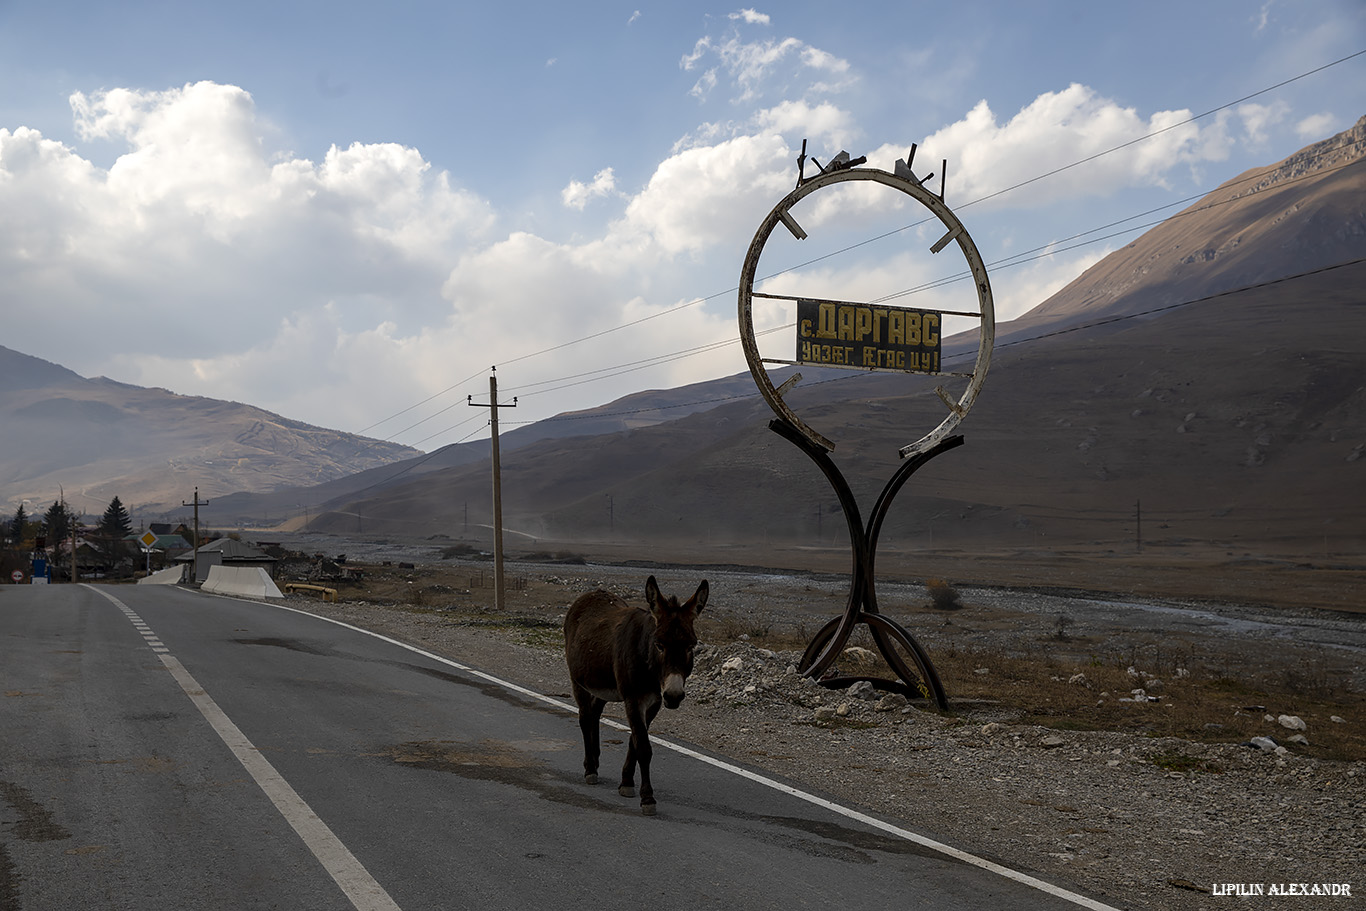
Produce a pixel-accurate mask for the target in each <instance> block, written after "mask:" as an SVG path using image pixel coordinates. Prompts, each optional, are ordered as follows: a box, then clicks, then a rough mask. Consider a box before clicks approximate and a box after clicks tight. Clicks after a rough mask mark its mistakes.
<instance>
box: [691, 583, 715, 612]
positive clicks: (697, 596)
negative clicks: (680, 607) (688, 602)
mask: <svg viewBox="0 0 1366 911" xmlns="http://www.w3.org/2000/svg"><path fill="white" fill-rule="evenodd" d="M710 592H711V589H710V588H708V587H707V580H706V579H703V580H702V584H701V585H699V586H697V591H696V593H694V594H693V596H692V606H693V608H692V609H693V613H697V614H700V613H702V608H704V607H706V606H707V595H708V594H709V593H710Z"/></svg>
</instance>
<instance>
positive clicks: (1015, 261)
mask: <svg viewBox="0 0 1366 911" xmlns="http://www.w3.org/2000/svg"><path fill="white" fill-rule="evenodd" d="M1363 55H1366V49H1363V50H1361V51H1357V52H1355V53H1353V54H1349V55H1347V56H1345V57H1341V58H1339V59H1337V60H1334V61H1332V62H1330V63H1326V64H1323V65H1322V66H1319V67H1316V68H1314V69H1312V70H1308V71H1306V72H1303V73H1300V74H1298V75H1296V76H1292V77H1290V78H1288V79H1285V80H1282V81H1281V82H1278V83H1276V84H1274V85H1271V86H1268V87H1266V88H1263V89H1260V90H1258V91H1256V92H1252V93H1250V94H1247V95H1244V96H1242V97H1241V98H1238V99H1235V100H1233V101H1230V102H1227V103H1225V104H1222V105H1219V106H1217V107H1214V108H1211V109H1209V110H1207V111H1205V112H1203V113H1200V114H1196V115H1193V116H1191V117H1189V118H1187V119H1185V120H1182V121H1180V122H1178V123H1174V124H1169V125H1167V126H1165V127H1162V128H1160V129H1156V130H1153V131H1151V132H1148V133H1145V134H1144V135H1142V136H1138V137H1136V138H1134V139H1131V140H1128V141H1126V142H1123V143H1120V144H1119V145H1116V146H1113V147H1111V148H1109V149H1105V150H1103V151H1101V152H1097V153H1095V154H1093V155H1089V156H1087V157H1085V158H1082V159H1079V160H1077V161H1074V162H1071V163H1070V164H1066V165H1062V166H1061V167H1058V168H1054V169H1052V170H1050V171H1047V172H1045V173H1043V174H1039V175H1036V176H1035V177H1031V178H1029V179H1027V180H1023V181H1020V182H1019V183H1016V184H1012V185H1011V186H1008V187H1004V188H1002V189H1000V190H996V191H994V192H992V193H988V194H987V195H985V196H980V197H978V198H976V199H973V200H971V201H969V202H966V203H964V204H963V205H962V206H960V207H959V208H966V207H968V206H972V205H976V204H977V203H981V202H985V201H987V200H990V199H994V198H996V197H999V196H1002V195H1005V194H1007V193H1010V192H1013V191H1015V190H1018V189H1021V188H1023V187H1026V186H1029V185H1031V184H1034V183H1037V182H1039V181H1041V180H1045V179H1047V178H1049V177H1053V176H1055V175H1057V174H1060V173H1063V172H1065V171H1068V170H1071V169H1072V168H1076V167H1079V166H1081V165H1083V164H1087V163H1089V162H1092V161H1095V160H1097V159H1099V158H1102V157H1104V156H1106V155H1110V154H1113V153H1114V152H1118V151H1121V150H1123V149H1126V148H1129V147H1130V146H1133V145H1136V144H1138V143H1140V142H1144V141H1146V140H1148V139H1152V138H1154V137H1156V136H1160V135H1162V134H1164V133H1167V132H1170V131H1171V130H1174V129H1177V128H1179V127H1182V126H1186V125H1188V124H1191V123H1194V122H1196V121H1198V120H1202V119H1204V118H1206V117H1209V116H1211V115H1213V114H1216V113H1218V112H1220V111H1224V110H1227V109H1229V108H1231V107H1234V106H1235V105H1238V104H1242V103H1243V102H1245V101H1249V100H1251V99H1253V98H1257V97H1259V96H1261V95H1265V94H1267V93H1269V92H1272V91H1275V90H1276V89H1280V88H1283V87H1285V86H1287V85H1290V84H1291V83H1294V82H1297V81H1299V80H1301V79H1305V78H1307V77H1309V76H1313V75H1316V74H1318V73H1321V72H1323V71H1325V70H1328V69H1330V68H1332V67H1335V66H1338V65H1340V64H1343V63H1346V62H1347V61H1350V60H1353V59H1355V58H1357V57H1360V56H1363ZM1195 198H1199V197H1188V198H1187V199H1186V200H1181V201H1179V202H1175V203H1170V204H1167V205H1165V206H1160V207H1158V208H1156V209H1152V210H1149V211H1148V212H1145V213H1141V214H1139V215H1134V216H1130V217H1129V218H1126V219H1121V220H1120V221H1118V222H1113V223H1111V225H1107V226H1104V227H1101V228H1095V229H1092V230H1091V231H1086V232H1082V233H1081V234H1077V235H1073V236H1072V237H1070V238H1065V239H1063V240H1061V241H1054V242H1052V243H1051V244H1049V245H1045V247H1038V248H1035V250H1033V251H1026V252H1025V253H1019V254H1015V255H1013V256H1011V257H1007V258H1006V259H1004V260H1001V261H999V262H998V263H995V264H992V265H993V266H995V267H997V268H1003V267H1009V266H1013V265H1021V264H1023V263H1025V262H1030V261H1033V260H1034V259H1039V258H1042V257H1043V256H1050V255H1056V254H1057V253H1062V252H1067V251H1068V250H1072V249H1076V248H1077V247H1079V246H1083V245H1084V244H1076V245H1073V246H1071V247H1065V248H1061V249H1053V250H1049V251H1048V252H1046V253H1042V254H1041V255H1040V256H1036V257H1033V258H1031V259H1019V257H1022V256H1027V255H1028V254H1029V253H1034V252H1037V251H1040V250H1045V249H1047V247H1051V246H1053V245H1054V244H1057V243H1066V242H1067V241H1070V240H1073V239H1078V238H1080V237H1084V236H1086V235H1088V234H1092V233H1095V232H1096V231H1102V230H1106V228H1109V227H1113V226H1116V225H1119V224H1123V223H1124V222H1126V221H1131V220H1133V219H1134V218H1142V217H1144V216H1145V215H1149V214H1152V213H1154V212H1157V211H1161V210H1163V209H1167V208H1171V207H1172V206H1176V205H1181V204H1182V203H1184V202H1188V201H1190V200H1191V199H1195ZM1229 201H1231V200H1229ZM1197 211H1198V210H1197ZM930 220H931V219H930V218H925V219H921V220H919V221H916V222H913V223H911V224H908V225H904V226H902V227H900V228H896V229H893V230H890V231H886V232H883V233H882V234H879V235H877V236H875V237H870V238H867V239H865V240H862V241H859V242H857V243H855V244H851V245H849V246H846V247H843V248H840V249H837V250H834V251H831V252H829V253H825V254H823V255H821V256H818V257H815V258H812V259H809V260H806V261H804V262H802V263H798V264H796V265H793V266H790V267H788V268H786V269H782V270H779V271H777V272H774V273H772V274H769V275H766V276H763V277H762V278H760V279H759V281H761V282H762V281H768V280H771V279H773V278H776V277H778V276H781V275H784V274H788V273H791V272H795V271H798V270H800V269H805V268H807V267H809V266H812V265H815V264H817V263H820V262H823V261H825V260H827V259H831V258H833V257H836V256H840V255H843V254H845V253H848V252H851V251H852V250H855V249H858V248H860V247H863V246H867V245H868V244H872V243H876V242H877V241H880V240H883V239H885V238H888V237H891V236H894V235H896V234H900V233H903V232H905V231H907V230H910V229H911V228H914V227H917V226H919V225H921V224H925V223H926V222H928V221H930ZM1157 223H1160V222H1154V223H1150V224H1147V225H1140V226H1136V227H1133V228H1129V229H1125V230H1124V231H1120V232H1117V233H1115V234H1111V235H1106V236H1105V237H1100V238H1093V239H1092V240H1089V241H1086V242H1085V243H1087V244H1089V243H1096V242H1099V241H1101V240H1106V239H1109V238H1110V237H1115V236H1119V235H1121V234H1126V233H1130V232H1132V231H1136V230H1142V229H1143V228H1144V227H1151V226H1152V224H1157ZM967 274H968V273H960V274H958V275H955V276H950V277H946V278H943V279H939V280H936V281H935V282H932V283H929V284H926V285H922V286H919V287H917V288H911V289H906V290H903V291H900V292H896V293H894V294H891V295H887V296H885V297H883V298H879V299H878V301H876V302H881V301H886V300H892V299H894V298H897V297H901V296H905V295H906V294H909V293H912V292H915V291H919V290H928V289H929V288H933V287H939V286H940V285H942V284H947V283H949V282H953V281H960V280H962V279H963V278H965V277H966V276H967ZM737 290H738V288H737V287H732V288H729V289H727V290H725V291H718V292H715V293H713V294H709V295H707V296H705V297H698V298H694V299H693V300H690V301H687V302H686V303H682V304H679V305H677V306H674V307H671V308H669V309H666V310H661V311H659V312H658V313H652V314H649V315H648V316H643V317H640V318H639V319H635V320H631V321H629V322H626V323H622V324H620V325H617V326H613V327H610V328H607V329H603V330H600V331H598V332H593V333H590V334H588V335H584V336H581V337H579V338H575V339H570V340H568V341H565V342H560V343H558V344H555V345H551V346H548V347H545V348H541V349H539V350H536V351H531V352H528V353H527V354H523V355H519V356H518V357H515V358H512V359H509V360H505V361H503V363H504V364H505V365H506V364H514V363H520V362H522V361H526V360H530V359H532V358H536V357H539V356H541V355H544V354H549V353H552V352H555V351H560V350H563V349H564V348H568V347H572V346H573V345H577V344H581V343H583V342H586V341H591V340H593V339H598V338H602V337H604V336H607V335H610V334H612V333H615V332H619V331H621V330H623V329H629V328H632V327H634V326H639V325H641V324H643V323H646V322H650V321H652V320H655V319H659V318H660V317H664V316H669V315H671V314H674V313H678V312H680V311H683V310H686V309H689V308H691V307H695V306H697V305H698V304H702V303H706V302H708V301H711V300H715V299H717V298H719V297H723V296H726V295H730V294H734V293H735V292H736V291H737ZM723 344H725V343H723V342H717V343H713V345H714V346H716V347H720V346H721V345H723ZM713 345H704V346H699V347H698V348H695V349H686V350H685V351H683V352H674V353H671V354H667V355H660V356H659V357H657V358H651V359H647V360H646V361H638V362H633V363H632V364H624V365H618V366H617V367H610V368H603V369H602V370H598V371H589V372H587V373H584V374H577V375H574V376H572V377H561V378H557V379H552V380H544V381H540V382H537V383H531V384H526V385H525V386H522V387H517V388H527V387H529V386H547V385H551V384H554V383H560V382H563V380H566V379H579V380H580V381H579V382H577V383H570V384H565V385H561V386H557V387H556V389H563V388H569V386H575V385H583V384H585V383H589V382H594V381H596V379H607V378H610V377H614V376H619V375H621V374H623V373H629V372H634V371H635V370H640V369H645V368H646V367H648V366H653V365H656V364H658V363H667V362H669V361H671V360H677V359H680V358H682V357H686V356H691V353H700V352H701V351H703V350H708V349H710V348H711V347H712V346H713ZM636 365H640V366H636ZM623 367H625V368H629V369H621V368H623ZM613 371H616V372H613ZM594 373H600V374H605V375H603V376H598V377H596V378H595V379H581V378H582V377H589V376H591V374H594ZM480 375H482V371H480V372H477V373H474V374H472V375H471V376H469V377H466V378H465V379H463V380H461V381H460V382H458V383H455V384H452V385H451V386H448V387H446V388H445V389H443V390H441V391H440V392H437V393H434V394H433V395H430V396H428V397H427V398H425V399H423V400H422V401H420V402H417V403H416V404H414V405H410V406H408V407H407V408H404V409H403V410H401V411H398V412H396V413H394V414H392V415H390V416H388V417H386V418H384V419H382V420H380V421H376V422H375V423H373V424H371V425H369V426H368V427H366V428H364V429H363V430H361V431H359V433H365V432H366V431H368V430H371V429H373V428H375V427H378V426H380V425H382V424H385V423H387V422H388V421H391V420H393V419H394V418H397V417H400V416H402V415H403V414H406V413H408V412H410V411H412V410H414V409H415V408H419V407H421V406H422V405H425V404H427V403H428V402H431V401H433V400H434V399H437V398H439V397H440V396H442V395H445V394H447V393H449V392H451V391H453V390H455V389H458V388H460V387H462V386H464V385H465V384H467V383H469V382H471V381H472V380H474V379H475V378H477V377H479V376H480ZM549 391H555V390H551V389H541V390H538V391H537V392H531V393H527V395H537V394H540V393H542V392H549ZM451 407H454V406H448V407H447V408H443V409H442V410H441V411H438V412H435V413H434V414H432V415H430V416H429V417H427V418H424V419H423V420H421V421H418V422H417V423H416V424H413V425H410V426H409V427H406V428H404V429H403V430H400V431H397V432H395V433H392V434H390V435H389V437H388V438H387V439H389V440H392V439H393V437H396V436H398V435H400V434H402V433H406V432H407V431H408V430H411V429H413V428H414V427H417V426H420V425H421V424H423V423H426V421H428V420H431V418H434V417H436V416H437V415H440V414H442V413H444V412H445V411H448V410H450V408H451ZM461 423H462V424H463V423H464V422H461ZM455 426H460V425H459V424H457V425H455ZM448 429H450V428H448ZM444 432H446V431H440V432H438V433H436V434H432V435H431V436H428V437H425V438H424V439H423V440H421V441H419V442H425V440H428V439H431V438H432V436H439V435H440V434H441V433H444Z"/></svg>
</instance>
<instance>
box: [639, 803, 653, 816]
mask: <svg viewBox="0 0 1366 911" xmlns="http://www.w3.org/2000/svg"><path fill="white" fill-rule="evenodd" d="M655 806H656V805H655V804H652V803H643V804H641V805H640V812H642V813H644V814H645V815H646V816H653V815H655Z"/></svg>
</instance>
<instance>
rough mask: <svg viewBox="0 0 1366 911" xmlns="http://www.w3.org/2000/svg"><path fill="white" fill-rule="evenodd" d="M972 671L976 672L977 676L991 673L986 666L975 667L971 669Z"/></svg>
mask: <svg viewBox="0 0 1366 911" xmlns="http://www.w3.org/2000/svg"><path fill="white" fill-rule="evenodd" d="M972 672H973V673H974V674H976V675H977V676H979V677H985V676H986V675H987V674H990V673H991V668H987V667H975V668H973V669H972Z"/></svg>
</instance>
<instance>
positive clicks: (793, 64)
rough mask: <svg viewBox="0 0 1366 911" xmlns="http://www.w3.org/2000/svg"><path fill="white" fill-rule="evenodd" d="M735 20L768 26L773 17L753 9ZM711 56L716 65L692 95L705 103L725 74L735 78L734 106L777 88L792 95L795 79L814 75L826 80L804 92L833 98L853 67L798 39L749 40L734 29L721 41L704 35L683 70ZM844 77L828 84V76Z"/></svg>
mask: <svg viewBox="0 0 1366 911" xmlns="http://www.w3.org/2000/svg"><path fill="white" fill-rule="evenodd" d="M730 19H731V20H732V21H735V22H742V23H744V24H746V25H751V24H761V25H767V24H768V17H767V16H765V15H763V14H761V13H755V12H754V11H753V10H742V11H741V12H739V13H733V14H731V16H730ZM707 57H715V58H716V60H717V63H716V65H715V66H712V67H709V68H707V69H706V70H705V71H704V73H703V75H702V77H701V78H699V79H698V81H697V83H696V84H694V85H693V87H692V90H691V92H690V94H692V95H694V96H695V97H698V98H703V99H705V98H706V97H707V96H708V95H709V94H710V93H711V91H712V90H713V89H714V88H715V86H716V85H717V82H718V80H719V74H720V73H721V72H724V73H726V74H727V76H728V77H729V78H730V85H731V89H732V92H733V97H732V99H731V101H732V103H735V104H741V103H745V102H749V101H753V100H755V99H757V98H760V97H761V96H763V95H765V94H767V93H769V92H770V91H772V90H774V89H775V88H777V89H781V90H783V91H785V92H788V91H789V90H790V89H791V85H790V82H791V81H792V80H798V79H800V80H807V79H811V78H812V77H813V76H820V77H822V78H821V79H820V80H819V81H812V82H807V83H806V85H805V88H804V89H802V90H800V91H801V92H802V93H803V94H804V93H831V92H835V91H839V90H840V89H842V88H843V87H844V85H845V81H847V80H848V78H849V73H850V65H849V62H848V61H847V60H843V59H842V58H839V57H837V56H835V55H834V54H830V53H828V52H826V51H823V50H821V49H820V48H817V47H814V46H812V45H809V44H807V43H806V42H804V41H801V40H800V39H797V38H790V37H789V38H779V39H774V38H764V39H761V40H758V41H746V40H744V39H742V38H741V36H740V33H739V30H738V29H737V30H734V31H732V32H731V33H730V34H728V35H727V36H725V37H724V38H721V39H717V38H713V37H712V36H710V35H707V36H704V37H702V38H700V39H698V41H697V42H696V44H694V45H693V49H692V52H691V53H689V54H687V55H685V56H684V57H683V59H682V60H681V61H680V62H679V66H680V67H681V68H682V69H684V70H685V71H686V70H692V69H694V68H696V67H697V66H699V64H700V63H701V61H702V60H703V59H704V58H707ZM831 76H834V77H839V78H837V79H836V80H835V81H833V82H832V81H829V79H828V77H831Z"/></svg>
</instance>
